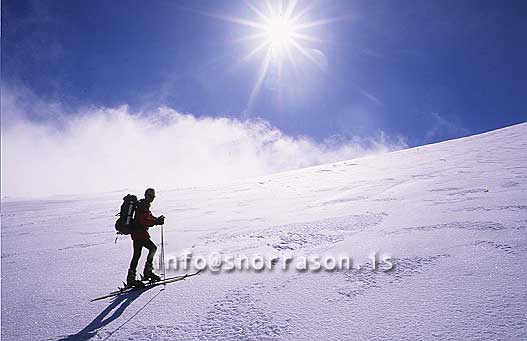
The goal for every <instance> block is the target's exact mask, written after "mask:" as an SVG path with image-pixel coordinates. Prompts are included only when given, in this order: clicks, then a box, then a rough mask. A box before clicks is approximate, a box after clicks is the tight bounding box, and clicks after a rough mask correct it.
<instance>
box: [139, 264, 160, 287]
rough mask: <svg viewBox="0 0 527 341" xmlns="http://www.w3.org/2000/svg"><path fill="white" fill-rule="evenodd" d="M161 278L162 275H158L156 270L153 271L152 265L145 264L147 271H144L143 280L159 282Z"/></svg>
mask: <svg viewBox="0 0 527 341" xmlns="http://www.w3.org/2000/svg"><path fill="white" fill-rule="evenodd" d="M160 280H161V277H159V276H158V275H156V274H155V273H154V271H152V266H151V265H150V266H148V265H147V266H145V271H144V272H143V281H149V282H150V283H155V282H159V281H160Z"/></svg>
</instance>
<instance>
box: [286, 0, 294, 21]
mask: <svg viewBox="0 0 527 341" xmlns="http://www.w3.org/2000/svg"><path fill="white" fill-rule="evenodd" d="M296 3H297V1H296V0H291V1H289V2H288V4H287V8H286V10H285V12H284V17H285V18H286V19H287V20H290V19H291V15H292V14H293V12H294V11H295V7H296Z"/></svg>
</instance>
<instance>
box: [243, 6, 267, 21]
mask: <svg viewBox="0 0 527 341" xmlns="http://www.w3.org/2000/svg"><path fill="white" fill-rule="evenodd" d="M245 3H246V4H247V6H248V7H249V9H251V10H252V11H253V12H254V13H255V14H256V15H258V16H259V17H260V19H262V20H263V22H264V23H266V24H267V23H269V17H267V16H266V15H265V14H263V13H262V12H261V11H260V10H259V9H258V8H257V7H256V6H254V5H253V4H251V3H250V2H245Z"/></svg>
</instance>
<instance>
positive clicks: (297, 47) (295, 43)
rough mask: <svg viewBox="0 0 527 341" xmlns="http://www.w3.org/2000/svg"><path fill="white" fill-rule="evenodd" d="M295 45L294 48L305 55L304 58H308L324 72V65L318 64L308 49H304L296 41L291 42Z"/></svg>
mask: <svg viewBox="0 0 527 341" xmlns="http://www.w3.org/2000/svg"><path fill="white" fill-rule="evenodd" d="M291 43H292V44H293V46H294V47H296V49H297V50H298V51H299V52H300V53H301V54H302V55H304V57H306V58H307V59H309V60H310V61H311V62H312V63H313V64H315V65H316V66H317V67H318V68H319V69H320V70H321V71H324V68H323V67H322V65H320V63H319V62H318V60H316V59H315V58H314V57H313V56H312V55H310V54H309V53H308V52H307V51H306V49H305V48H304V47H302V46H301V45H300V44H298V43H297V42H296V41H294V40H293V41H292V42H291Z"/></svg>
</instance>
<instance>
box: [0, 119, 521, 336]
mask: <svg viewBox="0 0 527 341" xmlns="http://www.w3.org/2000/svg"><path fill="white" fill-rule="evenodd" d="M526 136H527V125H526V124H519V125H515V126H512V127H508V128H504V129H500V130H496V131H492V132H488V133H485V134H480V135H476V136H471V137H467V138H462V139H457V140H452V141H447V142H442V143H437V144H433V145H428V146H423V147H418V148H413V149H408V150H403V151H398V152H392V153H388V154H383V155H380V156H372V157H366V158H361V159H355V160H350V161H346V162H339V163H334V164H328V165H323V166H319V167H312V168H308V169H303V170H298V171H292V172H287V173H281V174H275V175H272V176H267V177H261V178H258V179H251V180H245V181H240V182H237V183H233V184H229V185H222V186H210V187H201V188H187V189H175V190H163V189H158V196H157V198H156V201H155V202H154V203H153V206H152V210H153V212H154V214H161V213H163V214H164V215H165V216H166V217H167V223H166V225H165V230H166V235H165V239H166V241H167V243H166V250H167V253H170V254H174V255H179V254H181V253H182V252H183V251H184V250H189V251H191V252H192V253H193V255H199V254H209V253H211V252H223V253H224V254H235V253H237V254H248V255H249V254H262V255H275V254H279V255H314V254H318V255H321V254H330V255H337V254H347V255H352V256H353V257H354V260H355V259H356V260H357V262H358V263H359V264H363V265H368V264H367V262H371V261H370V260H368V257H369V255H370V254H371V253H372V252H377V253H379V254H388V255H391V256H392V259H393V261H394V264H395V266H394V269H392V270H391V271H381V270H377V271H373V270H371V269H369V267H368V268H363V270H360V271H359V270H342V271H334V272H327V271H319V272H310V271H306V272H300V271H296V270H295V269H289V270H288V271H281V270H278V271H276V270H275V271H263V272H254V271H234V272H230V273H225V272H222V273H219V274H214V273H211V272H205V273H203V274H201V275H199V276H195V277H193V278H191V279H188V280H186V281H181V282H177V283H173V284H170V285H167V286H166V287H165V288H164V290H163V288H159V287H158V288H155V289H152V290H149V291H146V292H143V293H142V294H132V295H128V296H126V297H122V298H118V299H115V300H104V301H98V302H93V303H90V302H89V301H90V299H92V298H94V297H97V296H100V295H103V294H105V293H107V292H109V291H110V290H114V289H115V287H116V286H117V285H119V284H120V283H121V281H122V280H124V278H125V276H126V271H127V267H128V263H129V260H130V256H131V243H130V241H129V240H128V238H127V237H121V238H120V240H119V242H118V243H117V244H114V238H115V235H114V232H113V222H114V219H115V217H114V216H113V215H114V214H115V213H116V211H117V208H118V206H119V205H120V201H121V198H122V197H123V194H125V192H114V193H102V194H100V195H97V196H90V197H88V196H79V197H60V198H57V197H55V198H50V199H49V200H38V201H9V202H3V203H2V229H1V237H2V283H1V285H2V286H1V289H2V300H1V304H2V309H1V312H2V328H1V331H2V338H3V339H6V340H15V339H16V340H43V339H61V338H63V339H75V340H77V339H78V340H86V339H90V338H93V339H94V340H98V339H109V340H123V339H127V340H145V339H163V340H169V339H212V338H228V339H262V338H265V339H315V338H318V339H342V338H345V339H357V340H363V339H372V340H376V339H411V340H417V339H422V340H429V339H434V338H437V339H518V340H520V339H524V340H525V339H527V266H526V265H525V264H524V262H525V261H527V200H526V199H527V152H526V150H527V137H526ZM79 181H86V179H79ZM137 194H139V193H137ZM151 234H152V236H153V238H154V239H155V241H156V242H159V231H158V230H157V228H153V229H151ZM144 257H145V253H144V254H143V258H142V259H141V262H140V269H141V266H142V264H143V262H144ZM180 272H181V271H180Z"/></svg>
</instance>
